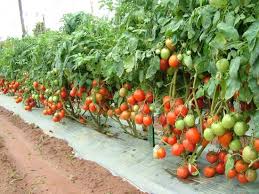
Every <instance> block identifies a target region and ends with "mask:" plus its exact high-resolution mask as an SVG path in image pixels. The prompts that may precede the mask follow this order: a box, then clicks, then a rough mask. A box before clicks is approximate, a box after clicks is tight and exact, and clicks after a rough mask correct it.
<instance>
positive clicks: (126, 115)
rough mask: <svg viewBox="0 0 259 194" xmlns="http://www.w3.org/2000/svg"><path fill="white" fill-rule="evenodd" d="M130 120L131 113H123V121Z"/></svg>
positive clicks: (121, 116) (121, 117)
mask: <svg viewBox="0 0 259 194" xmlns="http://www.w3.org/2000/svg"><path fill="white" fill-rule="evenodd" d="M129 118H130V112H129V111H126V110H125V111H122V113H121V115H120V119H122V120H129Z"/></svg>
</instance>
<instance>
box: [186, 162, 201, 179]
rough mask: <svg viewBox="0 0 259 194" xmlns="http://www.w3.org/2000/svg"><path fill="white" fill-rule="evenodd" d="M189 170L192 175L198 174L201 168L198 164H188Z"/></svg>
mask: <svg viewBox="0 0 259 194" xmlns="http://www.w3.org/2000/svg"><path fill="white" fill-rule="evenodd" d="M188 170H189V173H190V174H191V175H192V176H197V175H198V174H199V169H198V166H197V164H188Z"/></svg>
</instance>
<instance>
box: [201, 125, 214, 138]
mask: <svg viewBox="0 0 259 194" xmlns="http://www.w3.org/2000/svg"><path fill="white" fill-rule="evenodd" d="M203 136H204V138H205V139H206V140H207V141H212V140H213V139H214V137H215V135H214V133H213V130H212V129H211V128H206V129H205V130H204V132H203Z"/></svg>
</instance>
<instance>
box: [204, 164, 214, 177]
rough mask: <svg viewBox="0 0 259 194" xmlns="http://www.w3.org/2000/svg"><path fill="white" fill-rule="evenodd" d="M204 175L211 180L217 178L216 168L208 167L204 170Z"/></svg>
mask: <svg viewBox="0 0 259 194" xmlns="http://www.w3.org/2000/svg"><path fill="white" fill-rule="evenodd" d="M203 174H204V176H205V177H207V178H211V177H214V176H215V174H216V170H215V168H214V167H211V166H206V167H205V168H203Z"/></svg>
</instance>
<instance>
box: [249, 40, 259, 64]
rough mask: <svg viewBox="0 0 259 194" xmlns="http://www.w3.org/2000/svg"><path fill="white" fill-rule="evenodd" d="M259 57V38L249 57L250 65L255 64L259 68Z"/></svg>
mask: <svg viewBox="0 0 259 194" xmlns="http://www.w3.org/2000/svg"><path fill="white" fill-rule="evenodd" d="M258 58H259V39H258V40H257V41H256V45H255V47H254V49H253V50H252V51H251V56H250V59H249V63H250V65H253V66H255V67H257V68H259V66H258ZM256 61H257V62H256Z"/></svg>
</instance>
